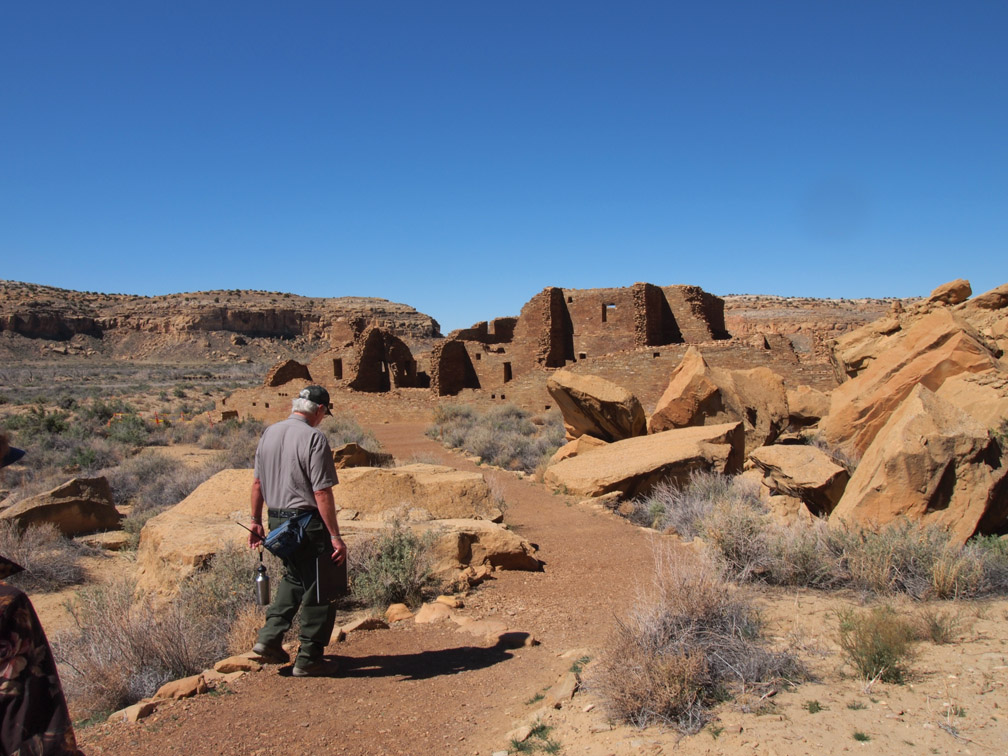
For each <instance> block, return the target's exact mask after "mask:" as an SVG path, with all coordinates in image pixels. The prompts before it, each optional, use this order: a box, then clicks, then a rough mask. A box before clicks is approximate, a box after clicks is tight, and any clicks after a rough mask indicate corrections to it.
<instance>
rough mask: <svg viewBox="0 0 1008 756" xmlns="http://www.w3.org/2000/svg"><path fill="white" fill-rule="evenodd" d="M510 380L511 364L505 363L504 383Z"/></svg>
mask: <svg viewBox="0 0 1008 756" xmlns="http://www.w3.org/2000/svg"><path fill="white" fill-rule="evenodd" d="M510 380H511V363H510V362H505V363H504V383H507V382H508V381H510Z"/></svg>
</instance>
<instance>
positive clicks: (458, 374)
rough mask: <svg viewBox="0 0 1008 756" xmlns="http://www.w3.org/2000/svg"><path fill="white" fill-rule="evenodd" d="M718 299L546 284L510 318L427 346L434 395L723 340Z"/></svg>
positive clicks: (676, 290) (649, 288) (690, 291)
mask: <svg viewBox="0 0 1008 756" xmlns="http://www.w3.org/2000/svg"><path fill="white" fill-rule="evenodd" d="M727 338H728V333H727V331H726V330H725V324H724V300H722V299H721V298H720V297H716V296H714V295H712V294H709V293H707V292H705V291H704V290H703V289H701V288H699V287H698V286H664V287H662V286H655V285H654V284H649V283H637V284H634V285H633V286H630V287H624V288H613V289H561V288H558V287H555V286H553V287H548V288H546V289H543V290H542V291H541V292H539V293H538V294H536V295H535V296H534V297H532V299H531V300H529V301H528V302H527V303H526V304H525V306H524V307H522V310H521V314H520V315H519V316H518V317H517V318H498V319H496V320H493V321H490V322H489V323H486V322H481V323H477V324H475V325H474V326H472V327H471V328H465V329H461V330H458V331H453V332H452V333H450V334H449V335H448V339H447V340H446V341H444V342H442V343H440V344H438V345H437V346H435V347H434V349H433V351H432V352H431V357H430V386H431V389H432V390H433V392H434V393H435V394H436V395H438V396H446V395H453V394H457V393H458V392H459V391H461V390H462V389H466V388H471V389H481V388H482V389H494V388H500V387H502V386H503V385H504V384H506V383H508V382H509V381H511V380H513V379H515V378H517V377H519V376H521V375H525V374H527V373H529V372H531V371H533V370H535V369H538V368H559V367H563V366H564V365H566V364H568V363H571V362H577V361H578V360H585V359H588V358H589V357H597V356H599V355H603V354H612V353H614V352H622V351H630V350H635V349H640V348H643V347H653V346H663V345H666V344H682V343H687V344H696V343H704V342H709V341H714V340H718V339H727Z"/></svg>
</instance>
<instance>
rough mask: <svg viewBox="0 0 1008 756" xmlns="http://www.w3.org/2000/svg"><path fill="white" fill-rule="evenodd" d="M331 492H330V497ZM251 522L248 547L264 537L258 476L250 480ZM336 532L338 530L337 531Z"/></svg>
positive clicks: (260, 541)
mask: <svg viewBox="0 0 1008 756" xmlns="http://www.w3.org/2000/svg"><path fill="white" fill-rule="evenodd" d="M331 495H332V492H330V497H331ZM251 499H252V524H251V525H250V526H249V531H250V532H249V536H248V545H249V548H250V549H254V548H256V547H257V546H259V545H260V544H261V543H262V542H263V540H264V539H265V538H266V530H265V528H263V524H262V510H263V504H264V503H265V501H266V500H265V499H263V495H262V484H261V483H260V482H259V478H256V479H255V480H253V481H252V496H251ZM337 532H338V531H337Z"/></svg>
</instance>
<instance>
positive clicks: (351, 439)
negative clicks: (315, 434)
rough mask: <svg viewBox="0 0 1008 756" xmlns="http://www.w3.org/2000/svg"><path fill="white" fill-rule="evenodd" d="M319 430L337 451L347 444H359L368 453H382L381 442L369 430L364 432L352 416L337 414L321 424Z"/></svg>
mask: <svg viewBox="0 0 1008 756" xmlns="http://www.w3.org/2000/svg"><path fill="white" fill-rule="evenodd" d="M319 430H321V431H322V432H323V433H325V434H326V438H328V439H329V445H330V446H331V447H332V448H333V449H336V448H337V447H340V446H343V445H345V444H351V443H352V444H357V445H358V446H360V447H361V448H362V449H367V450H368V451H373V452H379V451H381V448H382V446H381V442H380V441H378V439H377V438H375V436H374V434H373V433H372V432H371V431H369V430H364V428H363V427H361V425H360V423H358V422H357V420H356V419H354V417H353V416H352V415H347V414H343V413H337V414H334V415H330V416H328V417H326V418H325V420H323V421H322V422H321V423H319Z"/></svg>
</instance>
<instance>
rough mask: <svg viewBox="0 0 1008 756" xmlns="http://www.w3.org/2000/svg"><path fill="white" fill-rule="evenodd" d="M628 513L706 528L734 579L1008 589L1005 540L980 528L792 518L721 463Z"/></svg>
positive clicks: (940, 590)
mask: <svg viewBox="0 0 1008 756" xmlns="http://www.w3.org/2000/svg"><path fill="white" fill-rule="evenodd" d="M629 517H630V518H631V519H632V520H634V521H635V522H637V523H639V524H642V525H649V526H652V527H655V528H658V529H661V530H665V531H669V530H672V531H675V532H676V533H678V534H679V535H680V536H682V537H683V538H686V539H689V538H692V537H694V536H700V537H702V538H703V539H704V541H705V543H706V545H707V546H708V548H710V550H711V551H712V553H713V554H714V555H715V557H716V558H717V559H718V560H719V561H720V562H721V563H722V564H723V565H724V566H725V568H726V570H727V572H728V574H729V575H730V576H731V577H732V578H733V579H735V580H741V581H746V580H758V581H762V582H766V583H770V584H774V585H792V586H806V587H811V588H837V587H847V588H853V589H855V590H859V591H864V592H866V593H874V594H878V595H892V594H905V595H909V596H911V597H913V598H917V599H922V598H939V599H945V598H969V597H973V596H977V595H980V594H983V593H1004V592H1006V591H1008V541H1005V540H1003V539H1000V538H997V537H995V536H991V537H986V538H975V539H973V540H972V541H970V543H969V544H967V546H966V547H965V548H960V547H959V546H957V545H956V544H954V543H952V542H950V540H949V535H948V533H947V532H946V531H944V530H942V529H940V528H937V527H933V526H923V525H920V524H919V523H915V522H912V521H910V520H902V521H900V522H896V523H893V524H891V525H888V526H886V527H883V528H878V529H871V528H852V527H845V526H830V525H828V524H827V523H826V522H825V521H823V520H814V521H812V522H811V523H807V524H806V523H795V524H792V525H785V524H783V523H781V522H779V521H777V520H775V519H773V518H772V517H768V516H767V515H766V510H765V507H764V505H763V503H762V502H761V501H760V500H759V496H758V492H757V491H756V490H755V488H753V487H750V486H747V485H744V484H742V483H741V482H740V480H739V479H738V478H731V477H729V476H724V475H719V474H716V473H709V472H698V473H694V474H693V475H691V476H690V479H689V481H688V483H687V484H686V485H685V486H678V485H676V484H674V483H673V482H665V483H660V484H658V485H657V486H656V487H655V488H654V489H653V491H652V492H651V493H650V494H648V495H647V496H645V497H641V498H638V499H636V500H635V501H634V502H633V509H632V512H631V514H630V515H629Z"/></svg>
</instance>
